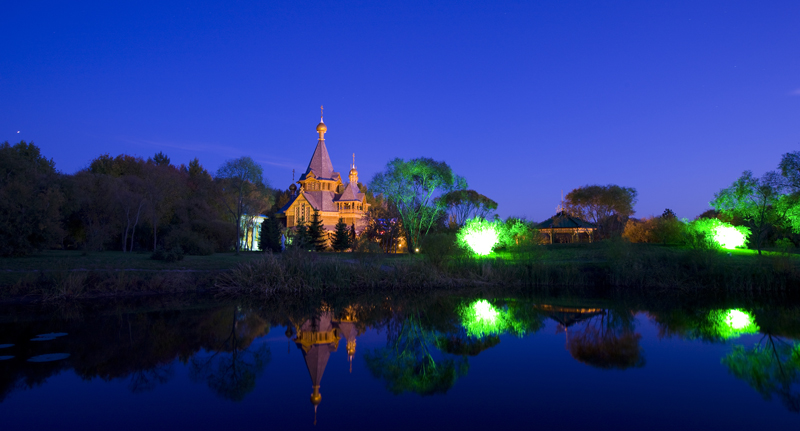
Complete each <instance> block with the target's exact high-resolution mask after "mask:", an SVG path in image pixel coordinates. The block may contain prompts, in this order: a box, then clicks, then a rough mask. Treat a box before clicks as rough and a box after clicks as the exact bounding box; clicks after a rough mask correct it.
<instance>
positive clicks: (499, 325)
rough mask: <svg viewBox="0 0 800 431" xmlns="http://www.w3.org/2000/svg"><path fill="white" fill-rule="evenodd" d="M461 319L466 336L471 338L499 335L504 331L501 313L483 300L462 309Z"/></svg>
mask: <svg viewBox="0 0 800 431" xmlns="http://www.w3.org/2000/svg"><path fill="white" fill-rule="evenodd" d="M461 318H462V324H463V325H464V329H466V330H467V335H469V336H471V337H482V336H485V335H495V334H500V333H502V332H503V330H504V329H505V322H504V320H505V319H503V316H502V312H501V311H500V310H498V309H497V308H495V306H494V305H492V304H490V303H489V301H487V300H485V299H481V300H478V301H475V302H473V303H472V304H470V305H469V306H467V307H465V308H463V309H462V311H461Z"/></svg>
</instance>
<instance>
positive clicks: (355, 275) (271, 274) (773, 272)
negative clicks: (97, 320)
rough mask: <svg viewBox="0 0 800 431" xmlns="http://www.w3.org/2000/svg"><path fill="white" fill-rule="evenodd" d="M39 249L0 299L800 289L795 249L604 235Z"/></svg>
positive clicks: (7, 281) (789, 292)
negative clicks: (489, 243) (152, 251)
mask: <svg viewBox="0 0 800 431" xmlns="http://www.w3.org/2000/svg"><path fill="white" fill-rule="evenodd" d="M149 256H150V255H149V254H144V253H143V254H135V253H121V252H105V253H95V254H89V255H82V254H81V253H79V252H59V251H51V252H45V253H42V254H40V255H37V256H31V257H26V258H14V259H10V258H9V259H0V300H2V301H6V302H8V301H44V302H47V301H62V300H81V299H91V298H103V297H118V296H120V297H121V296H136V295H150V294H183V293H210V294H215V295H225V296H233V297H235V296H247V297H254V298H266V297H270V296H275V295H308V294H313V293H315V292H316V293H318V292H330V291H345V292H350V291H374V292H397V291H409V292H415V291H428V290H433V289H442V290H452V289H458V288H470V287H474V288H481V289H489V290H491V289H495V288H500V287H504V288H519V289H522V290H528V291H534V292H571V293H586V294H609V293H610V292H616V293H617V294H619V293H622V294H633V293H634V292H636V294H637V295H661V294H674V295H682V294H687V293H690V292H695V293H698V292H702V293H703V294H717V293H734V294H737V295H745V296H746V295H759V296H761V295H770V296H781V297H783V296H785V297H792V298H793V297H800V259H798V258H797V255H787V254H776V253H773V254H767V255H764V256H758V255H755V254H754V253H751V252H749V251H737V252H731V253H730V254H729V253H728V252H719V251H698V250H689V249H685V248H680V247H664V246H658V245H650V244H628V243H623V242H605V243H597V244H574V245H552V246H538V247H533V248H530V249H527V250H518V251H515V252H513V253H512V252H506V253H498V254H495V255H493V256H492V257H489V258H482V259H476V258H473V257H470V256H466V255H463V254H458V253H453V254H437V255H436V256H425V255H417V256H410V255H402V256H395V255H382V254H354V253H343V254H334V253H309V252H289V253H284V254H280V255H271V254H264V253H257V252H246V253H242V254H240V255H238V256H237V255H234V254H232V253H231V254H216V255H211V256H187V257H186V258H185V259H184V260H183V261H180V262H174V263H165V262H163V261H155V260H151V259H150V258H149Z"/></svg>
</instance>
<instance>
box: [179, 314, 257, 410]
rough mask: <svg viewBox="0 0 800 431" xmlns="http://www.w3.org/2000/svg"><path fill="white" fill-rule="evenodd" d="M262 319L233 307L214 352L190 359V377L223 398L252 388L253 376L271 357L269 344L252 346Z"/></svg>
mask: <svg viewBox="0 0 800 431" xmlns="http://www.w3.org/2000/svg"><path fill="white" fill-rule="evenodd" d="M265 326H266V325H265V324H264V322H263V321H262V320H261V319H259V318H257V317H255V316H251V315H242V314H239V310H238V308H234V311H233V320H232V322H231V324H230V331H228V333H227V336H226V337H225V338H224V339H222V340H220V341H219V343H217V346H216V348H214V349H213V350H214V353H213V354H212V355H210V356H207V357H200V356H195V357H194V358H192V360H191V365H190V377H191V378H192V380H195V381H205V382H206V384H207V385H208V387H209V388H211V390H212V391H214V392H215V393H216V394H217V395H219V396H220V397H222V398H226V399H229V400H232V401H241V400H243V399H244V397H245V395H247V394H248V393H250V392H252V391H253V389H255V385H256V378H257V377H258V375H259V374H260V373H261V372H262V371H264V368H265V367H266V366H267V364H268V363H269V361H270V359H271V355H270V351H269V346H268V345H266V344H263V345H261V346H259V347H256V348H251V344H250V343H251V342H252V340H253V338H255V336H258V335H261V334H263V333H264V332H265V330H264V327H265Z"/></svg>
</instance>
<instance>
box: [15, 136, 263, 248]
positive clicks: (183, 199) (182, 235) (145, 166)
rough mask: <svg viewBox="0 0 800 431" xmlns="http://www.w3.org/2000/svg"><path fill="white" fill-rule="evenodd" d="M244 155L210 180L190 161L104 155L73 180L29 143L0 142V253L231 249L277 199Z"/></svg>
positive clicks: (193, 161) (208, 174) (259, 169)
mask: <svg viewBox="0 0 800 431" xmlns="http://www.w3.org/2000/svg"><path fill="white" fill-rule="evenodd" d="M262 177H263V170H262V168H261V167H260V166H259V165H258V164H256V163H255V162H254V161H253V160H252V159H251V158H249V157H242V158H239V159H235V160H229V161H227V162H225V163H224V164H223V165H222V167H220V169H219V170H218V171H217V172H216V174H215V175H213V176H212V174H211V173H209V172H208V171H207V170H206V169H205V168H204V167H203V166H202V165H201V164H200V162H199V160H198V159H196V158H195V159H193V160H192V161H190V162H189V163H188V165H184V164H181V165H175V164H173V163H171V161H170V159H169V157H168V156H166V155H165V154H163V153H161V152H159V153H157V154H155V155H154V156H153V157H150V158H148V159H143V158H141V157H134V156H130V155H124V154H123V155H118V156H110V155H108V154H104V155H101V156H99V157H97V158H95V159H94V160H92V161H91V162H90V163H89V165H88V166H87V167H86V168H84V169H81V170H79V171H78V172H76V173H75V174H64V173H61V172H58V171H57V170H56V168H55V163H54V161H53V160H52V159H47V158H46V157H44V156H43V155H42V154H41V151H40V150H39V148H38V147H36V146H35V145H34V144H33V143H32V142H31V143H27V142H25V141H21V142H19V143H17V144H13V145H11V144H9V143H8V142H4V143H3V144H0V255H3V256H20V255H26V254H30V253H32V252H35V251H37V250H41V249H47V248H59V249H76V250H83V251H86V252H91V251H102V250H120V251H123V252H132V251H134V250H150V251H155V250H158V249H180V250H181V251H182V252H185V253H190V254H200V255H202V254H211V253H214V252H220V251H229V250H237V251H238V248H239V246H240V241H239V240H238V238H240V237H241V234H240V231H241V229H242V228H243V227H244V228H246V227H247V223H248V217H249V216H250V215H258V214H261V213H263V212H265V211H267V210H269V209H270V208H271V207H272V206H273V204H274V202H275V199H276V196H275V195H274V193H273V192H272V191H271V190H270V189H269V187H268V185H267V183H266V182H265V181H264V180H263V179H262Z"/></svg>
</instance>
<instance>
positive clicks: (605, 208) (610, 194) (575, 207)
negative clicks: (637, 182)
mask: <svg viewBox="0 0 800 431" xmlns="http://www.w3.org/2000/svg"><path fill="white" fill-rule="evenodd" d="M637 194H638V192H637V191H636V189H635V188H633V187H620V186H618V185H614V184H609V185H607V186H600V185H592V186H589V185H587V186H583V187H579V188H577V189H575V190H572V191H571V192H569V193H567V196H566V198H565V204H566V207H567V210H568V211H569V212H570V213H571V214H573V215H575V216H577V217H580V218H582V219H585V220H588V221H591V222H592V223H594V224H596V225H597V226H598V228H599V229H600V230H602V231H604V234H605V235H608V234H610V232H609V231H610V230H611V229H610V228H611V224H612V223H611V222H612V220H613V218H614V217H615V216H616V218H618V219H621V220H618V221H620V222H622V223H624V219H626V218H628V217H630V216H632V215H633V214H635V211H634V210H633V206H634V205H635V204H636V196H637Z"/></svg>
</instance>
